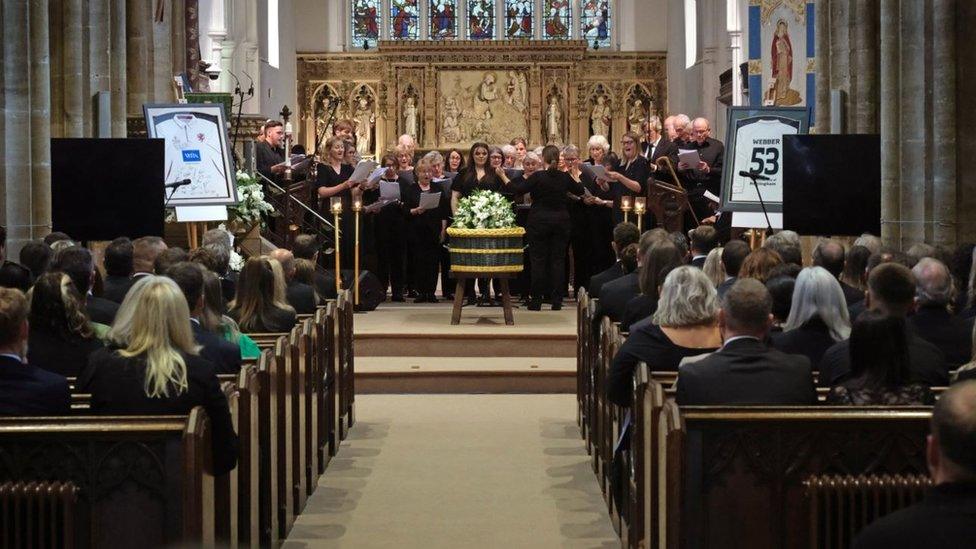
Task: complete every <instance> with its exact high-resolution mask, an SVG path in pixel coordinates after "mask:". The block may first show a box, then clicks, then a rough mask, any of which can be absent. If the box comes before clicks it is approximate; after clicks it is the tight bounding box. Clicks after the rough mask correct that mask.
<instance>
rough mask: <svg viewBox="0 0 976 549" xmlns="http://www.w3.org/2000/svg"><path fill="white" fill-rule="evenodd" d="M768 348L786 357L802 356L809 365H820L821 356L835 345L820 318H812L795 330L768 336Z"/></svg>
mask: <svg viewBox="0 0 976 549" xmlns="http://www.w3.org/2000/svg"><path fill="white" fill-rule="evenodd" d="M769 339H770V346H771V347H772V348H774V349H779V350H780V351H783V352H784V353H786V354H788V355H803V356H805V357H807V358H809V359H810V364H820V359H821V358H823V354H824V353H825V352H826V351H827V349H829V348H830V347H832V346H833V345H834V343H836V341H834V338H832V337H830V329H829V328H827V325H826V324H824V321H823V320H820V317H813V318H811V319H810V320H808V321H806V322H804V323H803V325H802V326H800V327H799V328H797V329H795V330H789V331H786V332H775V333H772V334H769Z"/></svg>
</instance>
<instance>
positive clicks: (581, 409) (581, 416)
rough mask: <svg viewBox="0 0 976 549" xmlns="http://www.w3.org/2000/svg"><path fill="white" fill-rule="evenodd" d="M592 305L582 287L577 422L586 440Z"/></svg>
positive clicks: (578, 321)
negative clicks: (587, 328) (589, 313)
mask: <svg viewBox="0 0 976 549" xmlns="http://www.w3.org/2000/svg"><path fill="white" fill-rule="evenodd" d="M589 306H590V296H589V294H588V293H587V292H586V289H585V288H580V290H579V293H578V295H577V296H576V424H577V425H579V427H580V436H582V437H583V439H584V440H586V399H587V397H588V396H589V386H588V383H587V379H586V378H587V375H588V374H589V369H588V368H587V358H588V357H587V353H589V346H588V345H587V342H588V337H589V333H588V332H587V330H586V328H585V326H586V325H587V323H588V322H589V320H590V318H589V316H588V315H587V309H588V308H589Z"/></svg>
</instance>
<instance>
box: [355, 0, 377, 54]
mask: <svg viewBox="0 0 976 549" xmlns="http://www.w3.org/2000/svg"><path fill="white" fill-rule="evenodd" d="M380 4H381V0H353V2H352V41H353V45H354V46H355V47H361V46H362V45H363V42H364V41H366V40H373V41H375V40H378V39H379V37H380V10H381V8H380ZM374 45H375V44H374Z"/></svg>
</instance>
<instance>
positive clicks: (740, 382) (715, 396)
mask: <svg viewBox="0 0 976 549" xmlns="http://www.w3.org/2000/svg"><path fill="white" fill-rule="evenodd" d="M677 383H678V391H677V395H676V397H675V400H676V401H677V403H678V404H679V405H734V404H755V405H777V404H783V405H789V404H797V405H806V404H816V403H817V391H816V389H815V388H814V386H813V372H812V371H811V369H810V360H809V359H808V358H807V357H805V356H799V355H788V354H786V353H782V352H780V351H777V350H776V349H770V348H768V347H767V346H766V345H765V344H764V343H763V342H761V341H759V340H757V339H753V338H743V339H736V340H734V341H731V342H728V343H726V344H725V346H724V347H722V348H721V349H720V350H718V351H716V352H714V353H712V354H711V355H709V356H707V357H705V358H703V359H701V360H699V361H698V362H694V363H692V364H686V365H685V366H682V367H681V370H679V371H678V382H677Z"/></svg>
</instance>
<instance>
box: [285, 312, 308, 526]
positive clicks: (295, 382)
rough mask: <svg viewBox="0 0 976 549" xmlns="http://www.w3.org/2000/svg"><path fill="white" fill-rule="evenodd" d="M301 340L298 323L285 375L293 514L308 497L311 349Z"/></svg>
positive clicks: (291, 337)
mask: <svg viewBox="0 0 976 549" xmlns="http://www.w3.org/2000/svg"><path fill="white" fill-rule="evenodd" d="M303 343H304V339H302V337H301V324H298V325H296V326H295V328H294V329H293V330H292V331H291V333H290V334H289V335H288V351H287V352H288V374H289V378H290V380H291V408H290V416H291V420H292V421H291V431H290V432H291V441H292V454H291V457H292V462H291V471H292V478H291V487H292V495H291V497H292V500H293V501H292V505H293V509H294V513H295V515H298V514H299V513H301V512H302V509H304V508H305V500H307V499H308V476H307V475H308V472H307V471H306V467H307V463H308V462H307V461H306V454H305V451H306V448H307V446H308V444H309V440H308V439H307V438H305V411H306V409H307V407H308V403H307V401H306V398H305V397H306V393H305V385H306V377H305V376H306V375H307V373H308V371H307V364H306V363H305V359H306V357H307V356H308V355H309V353H310V352H311V350H310V349H308V348H306V347H305V346H304V344H303Z"/></svg>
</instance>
